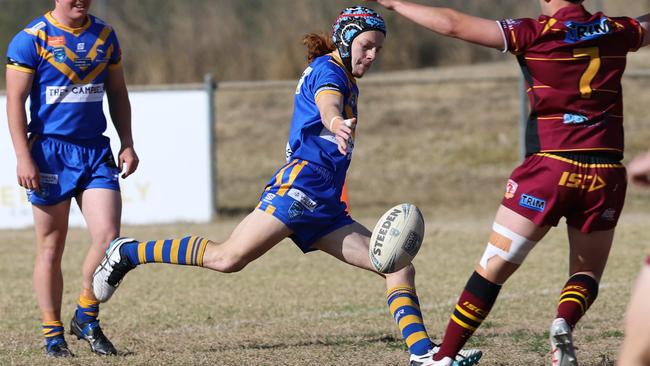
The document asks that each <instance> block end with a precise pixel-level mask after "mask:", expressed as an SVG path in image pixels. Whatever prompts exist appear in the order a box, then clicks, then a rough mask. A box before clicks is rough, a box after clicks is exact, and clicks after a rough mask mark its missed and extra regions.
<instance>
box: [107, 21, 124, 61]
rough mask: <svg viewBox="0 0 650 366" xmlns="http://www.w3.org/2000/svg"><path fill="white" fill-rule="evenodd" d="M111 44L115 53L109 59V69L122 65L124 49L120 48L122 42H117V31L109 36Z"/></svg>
mask: <svg viewBox="0 0 650 366" xmlns="http://www.w3.org/2000/svg"><path fill="white" fill-rule="evenodd" d="M108 39H109V42H110V44H111V46H112V47H113V52H112V53H111V55H110V57H109V59H108V65H109V67H115V66H120V65H121V64H122V48H120V42H119V41H118V40H117V34H115V29H113V30H112V31H111V34H110V36H108Z"/></svg>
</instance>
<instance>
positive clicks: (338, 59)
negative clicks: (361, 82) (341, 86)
mask: <svg viewBox="0 0 650 366" xmlns="http://www.w3.org/2000/svg"><path fill="white" fill-rule="evenodd" d="M329 55H330V56H332V59H333V60H334V62H336V64H337V65H338V66H339V67H340V68H342V69H343V70H344V71H345V74H346V75H347V76H348V79H350V81H352V83H353V84H356V83H357V79H356V78H355V77H354V75H352V74H351V73H350V72H349V71H348V69H347V68H346V67H345V66H344V65H343V60H341V56H340V55H339V53H338V52H336V51H333V52H331V53H330V54H329Z"/></svg>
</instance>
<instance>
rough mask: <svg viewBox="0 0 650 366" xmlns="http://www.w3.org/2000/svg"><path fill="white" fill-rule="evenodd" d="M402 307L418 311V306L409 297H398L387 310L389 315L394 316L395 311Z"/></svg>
mask: <svg viewBox="0 0 650 366" xmlns="http://www.w3.org/2000/svg"><path fill="white" fill-rule="evenodd" d="M402 306H410V307H412V308H414V309H417V310H418V311H420V306H419V305H418V304H417V303H416V302H415V300H413V299H411V298H410V297H400V298H397V299H395V300H393V301H392V302H391V303H390V305H389V307H388V308H389V309H388V310H389V311H390V313H391V314H395V311H396V310H397V309H399V308H401V307H402Z"/></svg>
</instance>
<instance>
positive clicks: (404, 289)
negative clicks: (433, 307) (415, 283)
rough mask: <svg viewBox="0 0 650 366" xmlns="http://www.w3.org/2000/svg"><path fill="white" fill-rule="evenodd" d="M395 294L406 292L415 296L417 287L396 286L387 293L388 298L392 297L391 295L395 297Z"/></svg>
mask: <svg viewBox="0 0 650 366" xmlns="http://www.w3.org/2000/svg"><path fill="white" fill-rule="evenodd" d="M394 292H406V293H409V294H412V295H415V287H412V286H406V285H404V286H395V287H392V288H389V289H388V290H387V291H386V296H387V297H391V295H393V293H394Z"/></svg>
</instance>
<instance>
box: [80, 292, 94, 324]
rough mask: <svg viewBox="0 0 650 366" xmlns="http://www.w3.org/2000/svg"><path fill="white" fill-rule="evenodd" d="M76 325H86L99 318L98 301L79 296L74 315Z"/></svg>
mask: <svg viewBox="0 0 650 366" xmlns="http://www.w3.org/2000/svg"><path fill="white" fill-rule="evenodd" d="M74 316H75V318H76V319H77V323H79V324H86V323H92V322H94V321H97V317H98V316H99V301H97V300H92V299H89V298H88V297H86V296H84V295H83V294H82V295H79V301H78V302H77V311H76V312H75V314H74Z"/></svg>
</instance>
